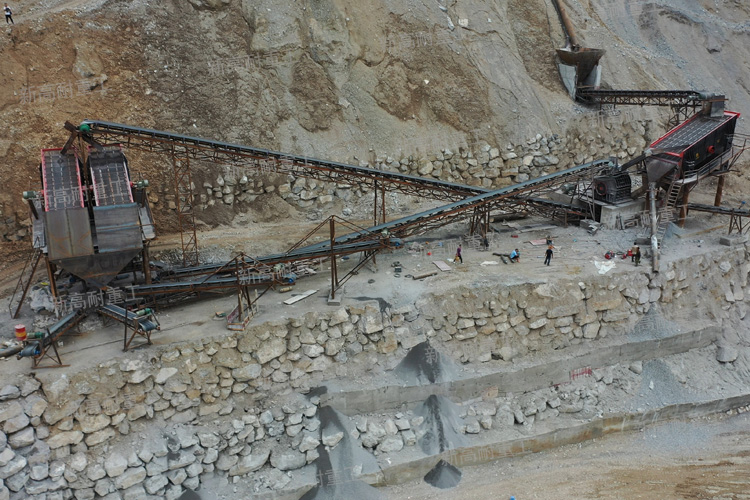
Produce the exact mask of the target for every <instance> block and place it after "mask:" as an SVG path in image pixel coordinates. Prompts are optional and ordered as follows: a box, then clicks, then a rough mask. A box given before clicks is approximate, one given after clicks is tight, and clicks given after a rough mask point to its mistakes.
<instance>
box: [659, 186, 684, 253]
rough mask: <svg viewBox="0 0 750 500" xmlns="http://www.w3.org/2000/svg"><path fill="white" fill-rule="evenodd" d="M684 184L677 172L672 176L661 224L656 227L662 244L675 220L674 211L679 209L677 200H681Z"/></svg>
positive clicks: (662, 210) (661, 212) (660, 218)
mask: <svg viewBox="0 0 750 500" xmlns="http://www.w3.org/2000/svg"><path fill="white" fill-rule="evenodd" d="M682 186H683V184H682V183H680V182H678V179H677V171H675V172H674V174H672V181H671V182H670V183H669V188H668V189H667V199H666V204H665V205H664V207H662V209H661V210H660V211H659V222H658V224H657V226H656V239H657V240H658V241H659V243H660V244H661V241H662V239H664V235H665V234H666V233H667V228H668V227H669V223H670V222H672V219H673V218H674V211H675V208H677V200H679V199H680V192H681V191H682Z"/></svg>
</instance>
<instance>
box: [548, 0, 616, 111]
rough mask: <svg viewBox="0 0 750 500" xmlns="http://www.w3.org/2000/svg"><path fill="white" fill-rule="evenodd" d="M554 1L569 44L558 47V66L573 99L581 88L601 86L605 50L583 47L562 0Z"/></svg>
mask: <svg viewBox="0 0 750 500" xmlns="http://www.w3.org/2000/svg"><path fill="white" fill-rule="evenodd" d="M552 3H553V4H555V9H557V13H558V15H559V16H560V22H561V23H562V28H563V31H565V37H566V39H567V45H566V46H565V47H564V48H562V49H557V56H558V58H559V61H558V63H557V67H558V69H559V71H560V77H561V78H562V81H563V84H564V85H565V88H566V89H568V93H569V94H570V97H571V99H573V100H576V94H577V93H578V90H579V89H581V88H587V89H598V88H599V85H600V84H601V79H602V71H601V66H599V60H600V59H601V58H602V56H603V55H604V50H602V49H591V48H588V47H582V46H581V44H580V43H579V40H578V37H577V36H576V33H575V30H574V29H573V23H572V22H571V20H570V17H568V13H567V12H566V11H565V7H564V6H563V4H562V0H552Z"/></svg>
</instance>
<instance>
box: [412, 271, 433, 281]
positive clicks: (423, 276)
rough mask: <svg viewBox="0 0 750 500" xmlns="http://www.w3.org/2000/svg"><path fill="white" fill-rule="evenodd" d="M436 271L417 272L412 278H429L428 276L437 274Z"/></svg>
mask: <svg viewBox="0 0 750 500" xmlns="http://www.w3.org/2000/svg"><path fill="white" fill-rule="evenodd" d="M437 273H438V272H437V271H430V272H429V273H422V274H417V275H415V276H414V277H413V278H412V279H414V280H422V279H425V278H429V277H430V276H435V275H437Z"/></svg>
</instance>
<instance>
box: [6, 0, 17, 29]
mask: <svg viewBox="0 0 750 500" xmlns="http://www.w3.org/2000/svg"><path fill="white" fill-rule="evenodd" d="M3 10H4V11H5V24H16V23H14V22H13V13H12V12H11V11H10V7H8V4H7V3H6V4H5V8H4V9H3Z"/></svg>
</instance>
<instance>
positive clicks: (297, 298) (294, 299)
mask: <svg viewBox="0 0 750 500" xmlns="http://www.w3.org/2000/svg"><path fill="white" fill-rule="evenodd" d="M317 292H318V291H317V290H308V291H306V292H305V293H301V294H299V295H295V296H294V297H292V298H291V299H286V300H285V301H284V304H286V305H288V306H290V305H292V304H294V303H295V302H299V301H300V300H302V299H306V298H308V297H309V296H310V295H313V294H315V293H317Z"/></svg>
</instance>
